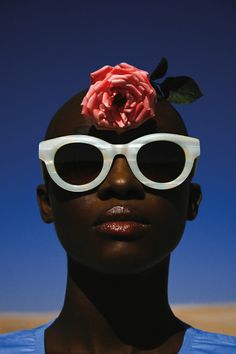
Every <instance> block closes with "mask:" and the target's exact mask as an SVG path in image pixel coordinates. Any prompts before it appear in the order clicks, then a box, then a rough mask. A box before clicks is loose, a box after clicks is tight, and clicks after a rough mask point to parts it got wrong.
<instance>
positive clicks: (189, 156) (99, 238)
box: [0, 64, 236, 354]
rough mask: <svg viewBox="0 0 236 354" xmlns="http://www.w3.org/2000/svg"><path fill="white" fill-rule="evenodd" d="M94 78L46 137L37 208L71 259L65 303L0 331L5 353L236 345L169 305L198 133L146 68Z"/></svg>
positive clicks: (193, 190)
mask: <svg viewBox="0 0 236 354" xmlns="http://www.w3.org/2000/svg"><path fill="white" fill-rule="evenodd" d="M159 69H160V67H159ZM159 69H158V70H159ZM91 80H92V85H91V87H90V89H89V90H88V91H84V92H81V93H79V94H78V95H76V96H74V97H72V99H70V100H69V101H68V102H67V103H66V104H65V105H64V106H63V107H62V108H61V109H60V110H59V111H58V112H57V113H56V115H55V116H54V118H53V120H52V121H51V123H50V125H49V127H48V129H47V132H46V136H45V141H44V142H42V143H41V144H40V159H41V160H42V161H43V173H44V179H45V183H44V184H42V185H40V186H38V188H37V195H38V201H39V207H40V212H41V216H42V218H43V220H44V221H45V222H46V223H51V222H53V223H54V224H55V229H56V232H57V235H58V238H59V240H60V242H61V244H62V246H63V247H64V249H65V251H66V253H67V259H68V277H67V288H66V294H65V302H64V306H63V308H62V310H61V313H60V314H59V316H58V318H57V319H56V320H55V321H54V322H51V323H49V324H46V325H44V326H42V327H40V328H38V329H34V330H29V331H21V332H17V333H13V334H8V335H4V336H2V337H1V339H0V353H26V352H27V353H40V354H44V353H47V354H52V353H58V354H59V353H99V354H100V353H102V354H104V353H116V354H117V353H124V354H126V353H127V354H128V353H130V354H131V353H142V354H144V353H150V354H151V353H165V354H170V353H182V354H184V353H190V352H191V353H199V352H201V353H236V341H235V339H234V338H232V337H229V336H224V335H216V334H210V333H206V332H203V331H200V330H197V329H193V328H191V327H190V326H189V325H187V324H185V323H183V322H182V321H180V320H179V319H177V318H176V317H175V316H174V314H173V312H172V311H171V308H170V306H169V302H168V295H167V285H168V284H167V283H168V267H169V260H170V255H171V252H172V251H173V250H174V249H175V247H176V246H177V244H178V243H179V242H180V240H181V238H182V234H183V231H184V227H185V223H186V221H187V220H192V219H194V218H195V217H196V215H197V211H198V206H199V203H200V200H201V190H200V187H199V185H198V184H195V183H193V182H192V177H193V174H194V168H195V165H196V160H197V158H198V156H199V153H200V147H199V141H198V139H196V138H190V137H188V136H187V131H186V127H185V125H184V123H183V121H182V119H181V117H180V116H179V114H178V113H177V112H176V111H175V109H174V108H173V107H172V106H171V105H170V104H169V103H168V102H167V100H165V99H163V97H162V99H161V98H160V97H159V96H158V95H159V94H160V93H161V94H163V92H161V90H160V88H157V87H156V86H155V85H154V86H155V88H156V90H154V88H153V86H152V85H151V84H150V81H149V77H148V75H147V73H145V72H143V71H141V70H139V69H137V68H134V67H132V66H130V65H128V64H120V65H118V66H116V67H115V68H112V67H104V68H102V69H100V70H98V71H96V72H95V73H93V74H91ZM81 104H82V108H81ZM4 350H5V351H4Z"/></svg>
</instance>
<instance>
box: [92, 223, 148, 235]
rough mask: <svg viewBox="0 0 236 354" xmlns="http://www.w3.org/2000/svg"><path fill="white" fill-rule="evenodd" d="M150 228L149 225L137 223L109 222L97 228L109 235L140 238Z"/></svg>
mask: <svg viewBox="0 0 236 354" xmlns="http://www.w3.org/2000/svg"><path fill="white" fill-rule="evenodd" d="M148 228H149V225H148V224H143V223H141V222H137V221H107V222H104V223H102V224H99V225H97V226H96V230H97V231H99V232H101V233H103V234H108V235H114V236H117V237H118V236H124V237H129V238H132V239H133V238H139V237H140V236H141V234H142V233H143V232H144V231H145V230H147V229H148Z"/></svg>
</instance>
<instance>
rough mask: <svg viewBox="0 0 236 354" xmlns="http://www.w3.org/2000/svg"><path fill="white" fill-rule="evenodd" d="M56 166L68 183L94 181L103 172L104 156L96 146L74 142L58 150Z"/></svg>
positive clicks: (79, 183) (78, 183) (59, 173)
mask: <svg viewBox="0 0 236 354" xmlns="http://www.w3.org/2000/svg"><path fill="white" fill-rule="evenodd" d="M54 163H55V168H56V171H57V173H58V175H59V176H60V177H61V178H62V179H63V180H64V181H66V182H67V183H70V184H76V185H81V184H85V183H89V182H91V181H93V180H94V179H95V178H96V177H97V176H98V174H99V173H100V172H101V169H102V165H103V156H102V154H101V152H100V151H99V150H98V149H97V148H96V147H94V146H92V145H89V144H83V143H72V144H67V145H64V146H62V147H61V148H60V149H58V151H57V152H56V155H55V159H54Z"/></svg>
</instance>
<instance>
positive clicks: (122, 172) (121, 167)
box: [98, 155, 145, 200]
mask: <svg viewBox="0 0 236 354" xmlns="http://www.w3.org/2000/svg"><path fill="white" fill-rule="evenodd" d="M98 196H99V198H100V199H102V200H105V199H109V198H117V199H122V200H128V199H144V197H145V191H144V188H143V184H142V183H141V182H140V181H139V180H138V179H137V178H136V177H135V176H134V174H133V172H132V171H131V169H130V167H129V165H128V162H127V160H126V158H125V157H124V156H121V155H118V156H116V157H115V158H114V161H113V164H112V167H111V169H110V171H109V173H108V175H107V177H106V178H105V180H104V181H103V182H102V183H101V185H100V186H99V188H98Z"/></svg>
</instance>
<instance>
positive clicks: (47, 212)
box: [37, 184, 53, 224]
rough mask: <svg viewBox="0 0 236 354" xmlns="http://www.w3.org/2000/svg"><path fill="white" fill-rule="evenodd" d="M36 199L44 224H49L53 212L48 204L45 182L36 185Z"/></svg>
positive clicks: (51, 220)
mask: <svg viewBox="0 0 236 354" xmlns="http://www.w3.org/2000/svg"><path fill="white" fill-rule="evenodd" d="M37 200H38V205H39V209H40V214H41V217H42V219H43V221H44V222H45V223H46V224H50V223H51V222H53V213H52V208H51V205H50V199H49V195H48V190H47V187H46V186H45V184H40V185H39V186H38V187H37Z"/></svg>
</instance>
